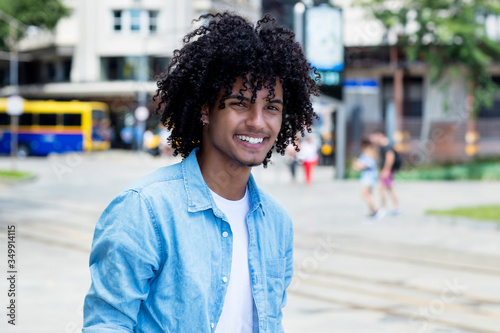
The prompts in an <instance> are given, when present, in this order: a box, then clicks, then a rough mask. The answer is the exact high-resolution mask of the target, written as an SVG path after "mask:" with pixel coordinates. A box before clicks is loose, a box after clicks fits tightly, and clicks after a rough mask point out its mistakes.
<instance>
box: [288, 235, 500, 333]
mask: <svg viewBox="0 0 500 333" xmlns="http://www.w3.org/2000/svg"><path fill="white" fill-rule="evenodd" d="M328 237H329V240H330V241H329V242H325V241H323V248H320V247H318V244H320V243H321V242H320V241H319V240H321V239H323V240H324V239H327V238H328ZM333 240H334V241H333ZM327 243H328V244H330V245H331V248H330V249H329V250H330V253H329V255H328V256H326V253H327V252H326V251H327V250H328V249H325V248H324V246H325V244H327ZM295 249H296V255H295V256H296V260H295V262H296V266H295V275H294V280H293V281H292V284H291V287H290V288H289V289H288V291H289V293H290V295H291V296H292V295H293V296H295V297H302V298H307V299H309V300H311V301H316V302H326V303H327V304H332V305H337V306H338V305H340V306H342V307H345V308H349V309H354V310H360V311H374V312H377V313H380V314H384V315H390V316H395V317H398V318H403V319H406V320H408V325H409V326H408V328H411V327H412V324H413V326H415V323H416V322H418V321H420V322H423V323H426V322H427V323H433V324H438V325H442V326H445V327H448V328H454V329H460V330H465V331H467V332H477V333H498V332H499V331H500V292H495V291H500V290H498V288H493V289H492V290H491V291H492V292H491V297H489V296H488V295H480V296H478V295H477V294H474V293H472V292H471V293H469V292H468V291H467V290H465V289H467V288H464V290H462V291H460V290H458V291H457V290H455V294H454V293H453V292H452V291H453V290H451V289H453V286H451V287H448V289H446V287H445V286H436V285H435V284H434V285H433V284H430V285H429V284H423V285H422V284H416V283H415V282H414V281H413V282H411V281H405V279H404V278H401V276H405V274H400V275H399V276H398V274H395V276H394V277H388V276H387V274H385V275H384V274H382V275H380V274H364V275H363V272H365V271H366V270H359V271H358V272H354V273H351V272H349V273H346V272H345V268H343V267H342V265H341V264H342V262H349V261H350V259H349V258H352V260H355V261H356V263H362V262H367V263H371V265H369V266H368V267H376V266H377V263H378V264H380V263H381V262H385V263H386V264H385V266H386V267H391V265H392V267H393V269H394V270H395V271H398V270H399V273H401V270H404V269H409V267H410V268H412V269H413V270H416V271H422V270H425V271H426V272H427V274H430V275H432V274H435V275H436V276H449V277H450V279H452V278H453V277H456V276H467V277H469V278H470V277H477V278H479V280H478V281H482V280H481V279H483V280H484V279H485V280H486V281H489V282H488V283H489V285H493V281H494V280H495V279H496V278H499V281H500V269H499V268H498V267H497V266H498V264H499V262H500V261H499V258H497V257H496V256H494V255H481V254H477V253H476V254H471V253H465V252H462V251H459V250H455V249H445V248H441V247H439V246H435V245H420V246H418V245H415V244H408V243H404V242H400V241H394V240H380V239H376V238H370V237H368V236H366V235H363V236H360V235H353V234H331V233H314V232H313V233H311V232H304V231H300V230H299V231H298V232H296V241H295ZM318 249H321V250H322V251H323V253H322V256H319V255H318V253H319V252H318ZM419 254H420V255H421V257H419V256H418V255H419ZM311 258H312V260H314V258H317V259H318V260H316V266H314V267H311V265H309V269H307V265H301V263H305V262H307V259H311ZM454 258H461V259H463V260H464V261H463V262H457V260H458V259H454ZM319 259H321V260H319ZM452 259H453V260H454V261H452V262H450V260H452ZM309 261H311V260H309ZM492 264H493V266H492ZM495 264H496V265H495ZM360 272H361V273H360ZM433 272H434V273H433ZM446 272H448V273H446ZM464 274H465V275H464ZM377 275H378V276H377ZM407 275H408V274H406V276H407ZM380 276H383V277H380ZM448 282H449V281H448ZM450 283H451V282H450ZM450 283H449V284H450ZM493 286H494V285H493ZM464 287H465V286H464ZM450 288H451V289H450ZM457 288H458V287H457ZM458 289H459V288H458ZM436 307H437V308H436ZM421 313H427V315H422V314H421ZM422 325H423V324H422ZM413 328H414V327H413ZM411 331H412V330H408V332H411ZM414 331H415V332H417V331H419V330H416V329H415V330H414Z"/></svg>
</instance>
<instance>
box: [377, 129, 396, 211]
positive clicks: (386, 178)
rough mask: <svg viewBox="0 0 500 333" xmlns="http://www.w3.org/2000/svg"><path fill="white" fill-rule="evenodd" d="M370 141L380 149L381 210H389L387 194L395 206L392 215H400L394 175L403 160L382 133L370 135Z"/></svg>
mask: <svg viewBox="0 0 500 333" xmlns="http://www.w3.org/2000/svg"><path fill="white" fill-rule="evenodd" d="M370 141H371V142H373V143H374V144H375V145H377V146H378V147H379V157H380V177H379V179H380V181H379V183H380V200H381V205H380V209H384V210H386V209H387V199H386V194H387V193H388V194H389V196H390V198H391V200H392V204H393V210H392V211H391V214H392V215H399V214H400V213H401V210H400V208H399V199H398V196H397V194H396V191H395V190H394V174H395V173H396V171H397V170H398V169H399V167H400V166H401V158H400V156H399V154H398V153H397V152H396V150H394V147H393V146H392V145H391V143H390V141H389V138H388V137H387V136H386V135H385V134H384V133H383V132H382V131H375V132H373V133H371V134H370Z"/></svg>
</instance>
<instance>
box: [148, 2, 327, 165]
mask: <svg viewBox="0 0 500 333" xmlns="http://www.w3.org/2000/svg"><path fill="white" fill-rule="evenodd" d="M195 22H201V23H203V24H202V25H201V26H200V27H199V28H197V29H195V30H194V31H192V32H190V33H189V34H187V35H186V36H185V37H184V39H183V42H184V46H183V47H182V49H180V50H175V51H174V54H173V58H172V60H171V62H170V64H169V66H168V68H167V69H166V70H165V71H164V72H163V73H162V74H161V75H160V76H159V78H158V82H157V85H158V90H157V92H156V95H155V96H154V97H153V99H154V100H156V99H157V98H159V103H158V106H157V109H156V112H157V113H161V122H162V123H163V125H164V126H166V127H167V128H168V129H170V130H171V135H170V144H171V146H172V149H173V150H174V155H178V154H180V155H181V156H182V157H183V158H186V157H187V156H188V155H189V154H190V152H191V151H192V150H193V149H194V148H196V147H200V146H201V141H202V121H201V109H202V107H203V106H204V105H208V106H209V107H213V106H214V104H215V103H216V101H217V98H218V96H219V94H220V92H221V91H224V93H223V94H222V99H221V101H220V105H219V108H220V109H223V108H224V107H225V104H224V101H225V100H226V99H227V97H228V96H229V95H230V94H231V92H232V89H233V84H234V83H235V82H236V80H237V78H238V77H242V78H243V80H244V87H245V88H248V89H250V91H251V92H252V102H254V101H255V98H256V94H257V91H258V90H260V89H262V88H263V87H265V88H267V89H269V96H268V98H272V97H273V96H272V95H273V94H274V86H275V85H276V79H277V78H278V79H279V80H280V82H281V84H282V86H283V99H284V101H283V102H284V108H283V120H282V125H281V129H280V132H279V134H278V138H277V140H276V143H275V145H274V146H273V148H276V151H277V152H278V153H280V154H281V155H283V154H284V152H285V148H286V147H287V146H288V145H289V144H290V143H292V144H294V145H295V148H296V150H297V151H298V147H297V146H296V144H295V138H296V137H297V135H298V133H301V135H302V136H304V134H305V131H307V132H311V126H312V122H313V120H314V118H318V116H317V115H316V113H315V112H314V111H313V108H312V103H311V100H310V97H311V95H316V96H317V95H319V89H318V87H317V84H316V81H318V80H319V74H318V73H317V71H316V69H315V68H314V67H312V66H311V64H310V63H309V62H308V61H307V59H306V57H305V56H304V53H303V51H302V48H301V47H300V45H299V44H298V43H297V42H295V41H294V33H293V32H292V31H291V30H289V29H288V28H286V27H283V26H279V25H277V24H276V22H275V20H274V18H272V17H271V16H269V15H266V16H264V18H262V19H261V20H259V21H258V22H257V23H256V25H255V26H253V25H252V24H251V23H249V22H248V21H247V20H245V19H244V18H242V17H241V16H238V15H236V14H232V13H228V12H225V13H219V14H206V15H202V16H201V17H200V18H199V19H198V20H195ZM248 74H249V75H248ZM247 75H248V76H247ZM312 76H315V78H314V79H313V77H312ZM246 84H249V85H250V87H247V86H246ZM240 93H241V94H242V97H243V93H242V92H241V91H240ZM272 150H273V149H271V150H270V151H269V152H268V153H267V156H266V158H265V160H264V161H263V164H264V166H266V165H267V162H268V161H269V159H270V157H271V155H272Z"/></svg>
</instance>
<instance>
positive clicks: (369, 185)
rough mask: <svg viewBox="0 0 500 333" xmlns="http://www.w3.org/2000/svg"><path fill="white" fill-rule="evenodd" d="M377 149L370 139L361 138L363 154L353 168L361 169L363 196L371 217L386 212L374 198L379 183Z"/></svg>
mask: <svg viewBox="0 0 500 333" xmlns="http://www.w3.org/2000/svg"><path fill="white" fill-rule="evenodd" d="M377 155H378V154H377V150H376V147H375V145H374V144H373V143H372V142H371V141H370V140H369V139H368V138H363V139H362V140H361V155H360V156H359V158H357V159H355V160H354V163H353V169H354V170H356V171H360V172H361V174H360V182H361V197H362V198H363V200H365V202H366V203H367V204H368V208H369V215H368V216H369V217H372V218H378V219H380V218H382V217H384V214H385V212H384V211H383V210H380V209H378V207H377V205H376V204H375V200H374V199H373V189H374V188H375V186H376V185H377V180H378V169H377V160H376V158H377Z"/></svg>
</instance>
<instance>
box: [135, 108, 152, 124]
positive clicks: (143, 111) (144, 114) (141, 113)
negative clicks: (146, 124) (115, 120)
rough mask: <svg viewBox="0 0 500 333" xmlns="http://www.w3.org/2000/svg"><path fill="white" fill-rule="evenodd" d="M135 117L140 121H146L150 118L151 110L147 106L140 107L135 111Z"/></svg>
mask: <svg viewBox="0 0 500 333" xmlns="http://www.w3.org/2000/svg"><path fill="white" fill-rule="evenodd" d="M134 116H135V119H137V120H138V121H146V120H147V119H148V118H149V110H148V108H147V107H145V106H142V105H141V106H138V107H137V109H135V111H134Z"/></svg>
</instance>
